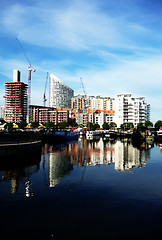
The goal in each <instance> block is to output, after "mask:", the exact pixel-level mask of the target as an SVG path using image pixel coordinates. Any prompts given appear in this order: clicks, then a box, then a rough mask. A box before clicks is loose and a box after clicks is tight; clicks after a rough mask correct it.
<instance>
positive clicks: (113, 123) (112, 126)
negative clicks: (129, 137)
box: [109, 122, 117, 128]
mask: <svg viewBox="0 0 162 240" xmlns="http://www.w3.org/2000/svg"><path fill="white" fill-rule="evenodd" d="M109 126H110V128H115V127H117V124H116V123H115V122H111V123H110V124H109Z"/></svg>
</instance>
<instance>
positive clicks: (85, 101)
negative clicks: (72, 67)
mask: <svg viewBox="0 0 162 240" xmlns="http://www.w3.org/2000/svg"><path fill="white" fill-rule="evenodd" d="M80 81H81V85H82V89H83V93H84V109H83V110H84V112H86V108H87V100H86V91H85V88H84V84H83V80H82V77H80Z"/></svg>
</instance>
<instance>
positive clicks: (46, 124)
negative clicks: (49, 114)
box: [45, 121, 54, 128]
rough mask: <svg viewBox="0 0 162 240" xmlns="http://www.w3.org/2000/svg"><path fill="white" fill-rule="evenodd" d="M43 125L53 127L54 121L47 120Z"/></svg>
mask: <svg viewBox="0 0 162 240" xmlns="http://www.w3.org/2000/svg"><path fill="white" fill-rule="evenodd" d="M45 127H46V128H52V127H54V123H53V122H50V121H48V122H46V123H45Z"/></svg>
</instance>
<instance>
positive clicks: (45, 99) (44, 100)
mask: <svg viewBox="0 0 162 240" xmlns="http://www.w3.org/2000/svg"><path fill="white" fill-rule="evenodd" d="M48 75H49V73H48V72H47V76H46V83H45V88H44V95H43V102H44V107H45V106H46V101H47V98H46V88H47V81H48Z"/></svg>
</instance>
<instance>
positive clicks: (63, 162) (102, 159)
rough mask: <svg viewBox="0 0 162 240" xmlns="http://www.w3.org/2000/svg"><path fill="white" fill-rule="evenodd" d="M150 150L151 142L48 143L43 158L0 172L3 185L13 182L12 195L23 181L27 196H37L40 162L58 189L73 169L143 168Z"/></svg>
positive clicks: (7, 166) (30, 160) (16, 164)
mask: <svg viewBox="0 0 162 240" xmlns="http://www.w3.org/2000/svg"><path fill="white" fill-rule="evenodd" d="M151 147H153V145H152V144H148V143H143V144H142V145H138V146H137V145H133V144H132V143H131V141H130V140H125V139H124V140H111V141H104V140H103V139H102V138H98V139H96V140H87V139H85V138H83V139H79V141H78V142H76V143H71V144H68V145H66V146H61V147H58V146H57V147H56V146H54V145H53V146H51V145H48V144H45V145H44V146H43V148H42V157H41V155H37V156H33V157H31V158H30V159H28V160H26V161H25V162H24V159H20V161H19V162H17V163H15V165H13V164H12V166H10V164H9V163H7V162H6V165H5V166H1V165H0V170H1V171H3V173H2V177H1V182H2V181H10V183H11V193H15V192H17V191H18V190H19V183H20V181H21V180H23V181H24V189H25V194H26V197H31V196H33V194H34V193H33V190H32V181H31V176H32V175H33V174H34V173H35V172H38V171H40V170H41V169H40V160H41V159H42V161H41V166H42V168H43V170H44V173H43V174H47V175H48V180H46V181H48V186H49V187H55V186H56V185H57V184H58V183H59V181H60V180H61V179H62V178H63V177H64V176H65V175H67V174H69V173H70V172H71V171H72V170H73V166H78V167H82V166H84V167H86V166H89V167H92V166H100V165H109V164H113V165H114V169H115V170H116V171H132V169H133V168H141V167H144V166H145V165H146V162H147V160H148V159H149V158H150V149H151ZM159 147H161V146H160V145H159ZM10 162H12V161H10ZM20 163H21V164H20ZM22 163H23V164H22ZM8 164H9V165H8ZM45 172H46V173H45Z"/></svg>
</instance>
